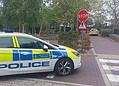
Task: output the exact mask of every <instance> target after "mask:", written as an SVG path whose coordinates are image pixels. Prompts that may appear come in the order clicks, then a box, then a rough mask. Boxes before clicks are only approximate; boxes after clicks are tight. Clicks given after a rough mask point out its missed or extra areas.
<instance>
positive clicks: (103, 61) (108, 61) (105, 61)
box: [99, 59, 119, 64]
mask: <svg viewBox="0 0 119 86" xmlns="http://www.w3.org/2000/svg"><path fill="white" fill-rule="evenodd" d="M99 61H100V62H102V63H113V64H117V63H118V64H119V60H110V59H99Z"/></svg>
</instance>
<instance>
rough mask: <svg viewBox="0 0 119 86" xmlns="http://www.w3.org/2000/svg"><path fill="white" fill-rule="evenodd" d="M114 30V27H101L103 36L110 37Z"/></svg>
mask: <svg viewBox="0 0 119 86" xmlns="http://www.w3.org/2000/svg"><path fill="white" fill-rule="evenodd" d="M112 32H113V30H112V29H101V30H100V33H101V35H102V36H103V37H106V36H107V37H108V36H109V34H112Z"/></svg>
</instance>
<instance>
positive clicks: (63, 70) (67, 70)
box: [54, 59, 74, 76]
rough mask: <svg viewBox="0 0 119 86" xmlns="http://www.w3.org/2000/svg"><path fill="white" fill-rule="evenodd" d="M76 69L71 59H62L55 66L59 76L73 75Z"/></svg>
mask: <svg viewBox="0 0 119 86" xmlns="http://www.w3.org/2000/svg"><path fill="white" fill-rule="evenodd" d="M73 69H74V66H73V62H72V61H71V60H70V59H60V60H59V61H58V62H57V63H56V65H55V70H54V71H55V73H56V74H57V75H61V76H66V75H69V74H71V73H72V71H73Z"/></svg>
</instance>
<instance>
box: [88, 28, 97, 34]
mask: <svg viewBox="0 0 119 86" xmlns="http://www.w3.org/2000/svg"><path fill="white" fill-rule="evenodd" d="M89 35H90V36H98V35H99V31H98V30H97V29H94V28H93V29H91V30H90V31H89Z"/></svg>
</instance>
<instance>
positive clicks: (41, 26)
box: [39, 23, 43, 35]
mask: <svg viewBox="0 0 119 86" xmlns="http://www.w3.org/2000/svg"><path fill="white" fill-rule="evenodd" d="M42 28H43V24H42V23H41V25H40V31H39V35H41V32H42Z"/></svg>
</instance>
